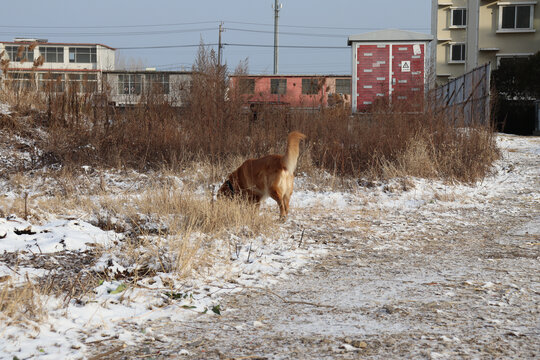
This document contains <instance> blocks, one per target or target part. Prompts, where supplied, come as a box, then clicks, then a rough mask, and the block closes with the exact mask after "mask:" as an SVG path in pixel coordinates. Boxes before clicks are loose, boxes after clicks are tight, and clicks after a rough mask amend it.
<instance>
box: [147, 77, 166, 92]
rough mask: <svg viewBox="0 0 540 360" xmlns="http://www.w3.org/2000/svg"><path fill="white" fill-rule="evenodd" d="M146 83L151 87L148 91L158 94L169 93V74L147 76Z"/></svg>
mask: <svg viewBox="0 0 540 360" xmlns="http://www.w3.org/2000/svg"><path fill="white" fill-rule="evenodd" d="M146 82H147V83H148V85H149V86H150V87H149V88H148V89H147V90H149V91H152V92H156V93H158V94H168V93H169V89H170V86H169V74H148V75H146Z"/></svg>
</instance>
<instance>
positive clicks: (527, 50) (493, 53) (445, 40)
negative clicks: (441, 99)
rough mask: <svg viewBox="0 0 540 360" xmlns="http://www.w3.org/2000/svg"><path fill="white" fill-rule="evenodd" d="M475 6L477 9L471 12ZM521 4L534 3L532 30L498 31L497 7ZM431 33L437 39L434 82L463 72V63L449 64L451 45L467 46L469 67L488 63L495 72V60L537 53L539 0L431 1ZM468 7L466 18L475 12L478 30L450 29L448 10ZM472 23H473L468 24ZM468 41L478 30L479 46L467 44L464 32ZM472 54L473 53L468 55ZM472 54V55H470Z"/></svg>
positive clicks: (454, 76) (442, 80)
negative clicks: (435, 78) (463, 44)
mask: <svg viewBox="0 0 540 360" xmlns="http://www.w3.org/2000/svg"><path fill="white" fill-rule="evenodd" d="M475 3H478V4H477V6H478V9H476V10H475V9H471V7H473V6H474V5H475ZM502 4H506V5H512V4H516V5H524V4H533V5H534V6H533V9H534V13H533V30H513V31H501V29H500V28H499V27H500V11H501V7H500V6H499V5H502ZM432 7H433V9H432V17H433V18H432V27H433V28H432V33H433V34H436V36H437V48H436V50H435V56H436V73H437V83H439V84H441V83H445V82H446V81H448V79H452V78H456V77H458V76H461V75H462V74H464V73H465V71H466V68H467V66H466V64H465V63H451V62H450V61H449V60H450V44H452V43H465V42H466V43H467V49H466V51H467V52H468V56H467V59H468V61H473V60H474V62H475V64H469V66H468V67H469V68H471V67H474V66H480V65H483V64H485V63H491V65H492V69H496V68H497V65H498V59H499V58H501V57H508V56H520V55H522V56H523V55H527V54H533V53H536V52H537V51H539V50H540V9H539V7H540V4H539V3H538V1H528V0H505V1H504V2H503V1H499V2H498V1H494V0H476V1H467V0H433V1H432ZM459 7H467V8H468V9H467V11H468V13H469V14H468V15H469V16H470V15H471V14H472V13H473V12H474V11H477V12H478V29H473V28H471V27H469V26H468V27H467V28H466V29H463V28H455V27H452V26H451V9H452V8H459ZM470 23H471V24H472V22H470ZM471 31H472V32H473V33H469V34H468V35H469V39H471V38H474V37H475V36H476V34H475V33H474V32H476V31H478V35H477V39H478V46H477V47H476V46H474V42H471V41H467V32H471ZM470 51H474V52H475V54H470V53H469V52H470ZM469 55H475V56H469Z"/></svg>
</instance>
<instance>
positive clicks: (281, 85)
mask: <svg viewBox="0 0 540 360" xmlns="http://www.w3.org/2000/svg"><path fill="white" fill-rule="evenodd" d="M286 92H287V79H270V93H271V94H279V95H284V94H285V93H286Z"/></svg>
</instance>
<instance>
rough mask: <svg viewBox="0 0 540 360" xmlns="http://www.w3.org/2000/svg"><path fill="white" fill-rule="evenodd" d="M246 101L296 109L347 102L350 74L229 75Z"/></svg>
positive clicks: (233, 84)
mask: <svg viewBox="0 0 540 360" xmlns="http://www.w3.org/2000/svg"><path fill="white" fill-rule="evenodd" d="M231 87H233V88H236V89H238V91H239V93H240V94H241V96H242V97H243V100H244V102H245V103H246V104H279V105H285V106H289V107H291V108H297V109H320V108H324V107H328V106H335V105H339V104H343V105H344V104H349V103H350V98H351V97H350V94H351V77H350V76H347V75H237V76H235V75H233V76H231Z"/></svg>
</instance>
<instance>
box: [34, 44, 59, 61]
mask: <svg viewBox="0 0 540 360" xmlns="http://www.w3.org/2000/svg"><path fill="white" fill-rule="evenodd" d="M39 52H40V53H41V56H43V59H44V60H45V62H48V63H63V62H64V48H63V47H51V46H40V47H39Z"/></svg>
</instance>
